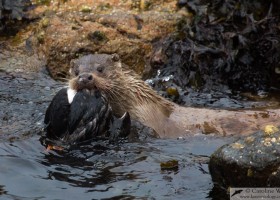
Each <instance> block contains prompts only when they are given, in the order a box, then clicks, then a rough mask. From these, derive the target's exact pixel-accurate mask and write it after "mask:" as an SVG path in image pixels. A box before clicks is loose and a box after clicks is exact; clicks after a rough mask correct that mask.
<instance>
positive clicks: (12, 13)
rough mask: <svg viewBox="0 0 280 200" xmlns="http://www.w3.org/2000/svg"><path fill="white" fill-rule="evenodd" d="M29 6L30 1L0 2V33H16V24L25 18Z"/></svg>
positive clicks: (8, 0) (7, 0)
mask: <svg viewBox="0 0 280 200" xmlns="http://www.w3.org/2000/svg"><path fill="white" fill-rule="evenodd" d="M31 5H32V4H31V1H30V0H0V33H1V32H2V34H10V33H11V34H13V33H14V32H16V29H17V28H18V27H17V24H16V23H17V22H19V21H22V20H23V19H26V18H27V15H26V12H27V11H28V9H29V8H31Z"/></svg>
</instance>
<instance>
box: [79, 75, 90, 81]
mask: <svg viewBox="0 0 280 200" xmlns="http://www.w3.org/2000/svg"><path fill="white" fill-rule="evenodd" d="M92 79H93V77H92V75H91V74H81V75H79V82H83V83H87V82H89V81H91V80H92Z"/></svg>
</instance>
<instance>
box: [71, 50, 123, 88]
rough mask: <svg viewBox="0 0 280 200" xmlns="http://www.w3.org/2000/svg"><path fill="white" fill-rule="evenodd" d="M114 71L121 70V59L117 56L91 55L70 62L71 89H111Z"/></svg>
mask: <svg viewBox="0 0 280 200" xmlns="http://www.w3.org/2000/svg"><path fill="white" fill-rule="evenodd" d="M114 70H121V62H120V58H119V56H118V55H117V54H113V55H108V54H90V55H86V56H83V57H81V58H78V59H75V60H72V61H71V62H70V70H69V72H70V75H71V77H72V79H71V80H70V81H69V85H70V88H71V89H73V90H76V91H79V90H82V89H89V90H94V89H96V88H97V89H101V90H102V89H109V88H108V87H109V85H110V84H109V82H110V78H109V77H110V76H111V75H112V74H114Z"/></svg>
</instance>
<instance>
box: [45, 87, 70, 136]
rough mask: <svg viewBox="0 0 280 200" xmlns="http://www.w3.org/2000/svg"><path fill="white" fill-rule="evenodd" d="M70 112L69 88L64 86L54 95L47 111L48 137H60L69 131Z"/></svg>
mask: <svg viewBox="0 0 280 200" xmlns="http://www.w3.org/2000/svg"><path fill="white" fill-rule="evenodd" d="M69 113H70V104H69V102H68V97H67V88H63V89H61V90H60V91H58V92H57V94H56V95H55V96H54V98H53V99H52V101H51V103H50V105H49V106H48V108H47V110H46V113H45V119H44V123H45V124H46V128H45V129H46V131H47V137H50V138H60V137H62V136H63V135H65V134H66V133H67V129H68V116H69Z"/></svg>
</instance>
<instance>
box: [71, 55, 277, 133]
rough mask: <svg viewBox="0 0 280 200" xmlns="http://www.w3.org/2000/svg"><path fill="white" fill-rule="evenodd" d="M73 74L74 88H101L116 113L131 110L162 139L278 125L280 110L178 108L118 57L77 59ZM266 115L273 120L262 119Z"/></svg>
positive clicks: (132, 114)
mask: <svg viewBox="0 0 280 200" xmlns="http://www.w3.org/2000/svg"><path fill="white" fill-rule="evenodd" d="M99 68H101V69H103V70H102V72H99V71H98V69H99ZM70 73H71V74H72V75H73V78H72V79H71V80H70V81H69V85H70V87H71V88H72V89H75V90H80V89H83V88H88V89H92V88H98V89H99V90H100V91H102V93H103V94H104V95H105V96H106V97H107V98H108V100H109V102H110V104H111V106H112V109H113V112H114V113H115V114H117V115H119V116H121V115H123V114H124V113H125V112H126V111H127V112H129V113H130V115H131V117H132V118H133V119H135V120H138V121H140V122H142V123H143V124H144V125H146V126H149V127H151V128H153V129H154V130H155V131H156V132H157V133H158V134H159V135H160V136H161V137H178V136H184V135H186V134H189V133H196V132H204V133H219V134H223V135H227V134H237V133H241V134H248V133H250V132H252V131H255V130H258V129H260V128H262V127H263V126H264V125H266V124H269V123H274V124H275V125H276V123H278V119H279V115H280V110H274V111H272V110H270V111H228V110H213V109H206V108H189V107H181V106H178V105H176V104H174V103H172V102H170V101H168V100H166V99H164V98H163V97H161V96H160V95H158V94H157V93H156V92H155V91H154V90H152V89H151V88H150V87H149V86H148V85H147V84H145V82H144V81H142V80H141V79H140V78H139V77H137V75H136V74H135V73H133V72H132V71H130V70H128V69H125V68H124V67H122V63H121V62H120V60H119V58H118V56H117V55H115V54H114V55H106V54H96V55H88V56H84V57H82V58H80V59H77V60H74V61H72V62H71V69H70ZM83 74H91V75H92V80H90V81H88V82H86V83H81V82H79V76H80V75H83ZM263 113H266V114H267V115H268V116H269V117H266V118H264V117H261V116H262V114H263ZM256 116H257V117H256ZM278 124H279V123H278Z"/></svg>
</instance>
